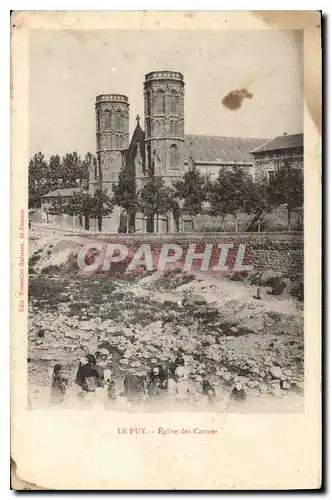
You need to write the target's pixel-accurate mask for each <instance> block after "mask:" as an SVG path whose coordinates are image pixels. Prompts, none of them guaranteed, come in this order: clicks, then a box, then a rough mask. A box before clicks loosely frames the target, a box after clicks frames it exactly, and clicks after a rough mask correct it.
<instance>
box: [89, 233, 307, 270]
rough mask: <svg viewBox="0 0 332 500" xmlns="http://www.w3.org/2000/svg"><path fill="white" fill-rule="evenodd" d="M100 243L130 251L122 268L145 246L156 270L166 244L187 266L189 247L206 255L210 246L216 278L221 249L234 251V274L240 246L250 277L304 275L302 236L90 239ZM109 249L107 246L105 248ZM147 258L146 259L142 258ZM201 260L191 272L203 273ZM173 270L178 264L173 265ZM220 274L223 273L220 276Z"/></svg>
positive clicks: (229, 262) (230, 258)
mask: <svg viewBox="0 0 332 500" xmlns="http://www.w3.org/2000/svg"><path fill="white" fill-rule="evenodd" d="M89 237H90V238H91V239H93V240H95V241H98V242H105V243H106V242H107V243H117V244H119V243H120V244H123V245H126V246H127V247H128V249H129V251H128V259H126V260H125V261H123V262H122V263H121V266H122V265H123V266H125V265H128V263H129V262H130V260H131V259H132V258H133V256H134V255H135V253H136V252H137V250H138V249H139V248H140V246H141V245H143V244H148V245H149V248H151V252H152V256H153V257H152V258H153V266H154V269H156V265H157V264H156V263H157V262H158V260H159V256H160V251H161V247H162V245H163V244H177V245H180V246H181V247H182V249H183V254H182V256H181V258H180V259H178V262H179V263H184V261H185V259H186V255H187V250H188V247H189V245H190V244H194V245H195V253H197V254H199V253H203V252H204V251H205V249H206V245H207V244H212V253H211V257H210V260H209V266H208V272H209V273H212V274H215V273H214V272H213V270H212V268H213V267H215V266H216V265H217V264H218V261H219V256H220V249H219V248H218V245H220V244H221V245H225V244H230V245H233V248H230V249H229V251H228V256H227V260H226V263H225V264H226V267H228V272H224V274H228V273H232V272H234V271H235V267H234V264H235V261H236V259H237V256H238V253H239V248H240V245H244V248H243V247H242V249H244V254H243V259H242V263H243V265H245V266H251V267H252V269H251V270H250V271H249V272H250V273H256V272H262V271H275V272H280V273H282V274H283V275H287V276H288V277H294V278H295V277H301V276H302V275H303V252H304V247H303V233H301V232H298V233H296V232H292V233H227V234H223V233H200V234H197V233H193V234H186V235H185V234H168V235H157V234H142V235H135V236H134V235H130V234H119V235H116V234H109V235H107V234H98V235H92V234H91V235H89ZM105 246H106V245H105ZM143 258H144V257H143ZM201 262H202V261H201V260H199V259H197V260H195V261H194V266H193V268H192V269H191V270H193V271H195V270H198V271H199V270H200V267H201ZM172 265H173V266H174V265H175V264H172ZM218 274H220V273H218Z"/></svg>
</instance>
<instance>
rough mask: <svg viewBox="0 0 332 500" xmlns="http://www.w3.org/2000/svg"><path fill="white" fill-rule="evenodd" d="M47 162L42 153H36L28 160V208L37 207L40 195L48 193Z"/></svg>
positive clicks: (39, 202)
mask: <svg viewBox="0 0 332 500" xmlns="http://www.w3.org/2000/svg"><path fill="white" fill-rule="evenodd" d="M47 170H48V164H47V161H46V160H45V157H44V155H43V153H41V152H40V151H39V152H38V153H36V154H35V155H34V156H33V157H32V158H31V160H30V161H29V180H28V184H29V208H39V207H40V206H41V197H42V196H44V195H45V194H46V193H48V192H49V191H50V190H49V187H48V180H47Z"/></svg>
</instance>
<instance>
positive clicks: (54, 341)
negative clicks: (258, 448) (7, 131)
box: [28, 235, 304, 413]
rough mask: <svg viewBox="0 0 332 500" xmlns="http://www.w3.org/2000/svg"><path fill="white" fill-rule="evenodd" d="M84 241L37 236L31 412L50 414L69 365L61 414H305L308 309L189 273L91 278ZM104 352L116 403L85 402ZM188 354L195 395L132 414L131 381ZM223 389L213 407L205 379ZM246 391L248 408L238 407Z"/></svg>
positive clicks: (32, 269) (101, 395) (98, 397)
mask: <svg viewBox="0 0 332 500" xmlns="http://www.w3.org/2000/svg"><path fill="white" fill-rule="evenodd" d="M82 243H83V240H82V239H80V238H75V237H73V238H68V237H63V236H55V235H50V236H47V237H44V236H42V235H34V236H33V238H32V239H31V241H30V245H29V253H30V260H29V342H28V375H29V376H28V382H29V402H30V403H29V404H30V406H31V407H32V408H39V407H48V406H49V401H50V399H49V395H50V379H51V373H52V369H53V367H54V365H55V363H61V364H62V365H63V367H64V370H65V371H66V373H67V374H68V377H69V379H70V381H71V382H70V385H69V388H68V390H67V394H66V397H65V400H64V402H63V403H62V404H61V405H58V407H59V408H72V407H77V408H87V407H88V408H92V407H104V408H106V409H111V410H117V411H131V410H133V411H159V409H160V408H162V410H163V411H174V410H175V409H178V408H181V411H187V410H188V411H192V410H195V411H198V409H199V411H222V412H225V411H236V412H239V411H241V412H272V413H279V412H281V413H285V412H297V411H301V410H302V409H303V401H304V397H303V382H304V380H303V378H304V367H303V363H304V350H303V304H302V303H301V302H299V301H298V300H296V299H294V298H292V297H290V296H289V294H287V291H286V292H285V293H283V294H280V295H278V296H275V295H272V294H271V290H270V289H269V287H264V286H262V287H261V290H260V299H259V300H258V299H257V298H255V296H256V293H257V291H256V286H254V285H253V284H250V282H248V281H246V280H243V281H232V280H230V279H228V278H226V277H223V278H216V277H210V276H208V275H206V274H202V273H198V274H195V275H191V274H188V273H183V272H182V271H181V269H177V270H174V271H173V272H167V271H166V272H165V273H163V274H160V273H158V272H155V273H148V274H147V275H145V276H142V277H138V276H132V275H124V274H122V275H107V276H106V275H95V276H82V275H81V274H80V273H79V272H78V269H77V268H76V267H75V265H74V260H73V253H75V251H77V248H78V246H79V245H80V244H82ZM100 349H104V350H105V352H106V353H107V355H106V357H105V356H104V360H103V368H106V369H107V370H110V371H111V375H112V378H113V380H114V381H115V386H116V393H117V399H116V401H115V402H110V401H109V400H108V399H107V398H106V396H105V391H103V390H100V391H99V392H98V391H97V393H96V394H93V395H91V394H88V395H85V396H84V395H82V394H81V392H80V390H79V387H78V386H77V385H76V384H75V382H74V380H75V374H76V370H77V367H78V363H79V360H80V359H81V358H82V357H84V356H85V355H86V354H87V353H94V352H96V351H98V350H100ZM179 352H181V353H182V356H183V358H184V360H185V364H186V366H187V367H188V369H189V372H190V375H189V381H188V382H189V383H190V384H191V386H192V388H193V393H194V394H195V396H193V397H192V400H191V401H189V402H187V403H183V402H181V401H178V400H177V399H176V397H175V398H174V397H173V398H172V396H171V395H168V396H167V397H161V398H159V399H158V400H157V401H154V402H151V401H147V402H144V403H143V404H140V405H138V406H137V405H136V406H134V407H132V406H131V405H130V404H128V402H127V401H126V400H125V398H123V397H122V396H121V392H122V390H123V379H124V376H125V374H126V373H137V372H138V371H139V372H142V373H146V372H147V371H148V370H149V369H150V368H151V366H153V365H154V364H156V363H167V362H168V361H174V359H175V357H176V355H177V353H179ZM203 380H208V381H209V382H210V383H211V384H212V385H213V386H214V388H215V391H216V396H217V401H216V403H215V404H214V406H213V407H211V405H209V404H207V402H206V401H205V400H204V398H203V397H202V394H201V389H202V381H203ZM236 384H240V385H241V386H242V387H243V388H244V389H245V391H246V394H247V402H246V404H245V405H239V404H237V405H234V404H233V405H230V404H229V393H230V391H231V389H232V387H234V385H236Z"/></svg>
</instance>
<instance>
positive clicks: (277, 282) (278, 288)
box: [266, 278, 286, 295]
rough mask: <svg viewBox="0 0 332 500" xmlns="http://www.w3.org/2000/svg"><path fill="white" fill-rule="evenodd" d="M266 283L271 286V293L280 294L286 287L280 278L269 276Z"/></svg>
mask: <svg viewBox="0 0 332 500" xmlns="http://www.w3.org/2000/svg"><path fill="white" fill-rule="evenodd" d="M266 284H267V285H268V286H271V295H281V294H282V292H283V291H284V289H285V288H286V283H285V282H284V281H282V280H281V279H280V278H271V279H270V280H268V282H266Z"/></svg>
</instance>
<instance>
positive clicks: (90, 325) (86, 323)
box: [80, 321, 95, 330]
mask: <svg viewBox="0 0 332 500" xmlns="http://www.w3.org/2000/svg"><path fill="white" fill-rule="evenodd" d="M94 328H95V325H94V324H93V323H92V322H91V321H81V323H80V329H81V330H93V329H94Z"/></svg>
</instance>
